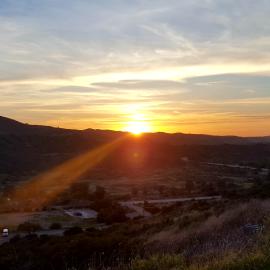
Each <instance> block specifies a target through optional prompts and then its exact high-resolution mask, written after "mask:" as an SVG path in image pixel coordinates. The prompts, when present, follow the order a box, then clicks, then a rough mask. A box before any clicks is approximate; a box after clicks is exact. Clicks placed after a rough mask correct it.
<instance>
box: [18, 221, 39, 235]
mask: <svg viewBox="0 0 270 270" xmlns="http://www.w3.org/2000/svg"><path fill="white" fill-rule="evenodd" d="M40 230H42V227H41V226H40V225H39V224H38V223H31V222H24V223H22V224H20V225H19V226H18V228H17V231H19V232H27V233H32V232H36V231H40Z"/></svg>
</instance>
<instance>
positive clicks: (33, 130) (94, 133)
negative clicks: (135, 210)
mask: <svg viewBox="0 0 270 270" xmlns="http://www.w3.org/2000/svg"><path fill="white" fill-rule="evenodd" d="M70 134H74V135H75V134H77V135H86V136H89V138H90V137H91V138H92V139H98V141H100V140H105V141H106V140H110V139H114V138H115V137H118V136H121V135H122V134H123V132H120V131H111V130H98V129H90V128H89V129H85V130H74V129H63V128H55V127H50V126H42V125H29V124H24V123H21V122H18V121H16V120H13V119H10V118H7V117H3V116H0V135H17V136H20V135H44V136H55V135H70ZM144 137H145V139H148V140H150V141H153V142H156V143H166V144H173V145H190V144H191V145H192V144H200V145H219V144H240V145H241V144H253V143H270V136H266V137H238V136H213V135H204V134H184V133H174V134H170V133H163V132H158V133H148V134H145V135H144Z"/></svg>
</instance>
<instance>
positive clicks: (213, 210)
mask: <svg viewBox="0 0 270 270" xmlns="http://www.w3.org/2000/svg"><path fill="white" fill-rule="evenodd" d="M269 214H270V202H269V201H250V202H246V203H243V202H229V201H227V202H222V203H219V204H218V203H217V204H215V205H211V204H207V203H205V204H197V206H196V204H195V203H194V205H193V206H192V208H191V207H186V208H183V207H174V208H171V209H170V208H168V209H167V210H166V211H165V212H164V213H163V214H162V215H156V216H154V217H153V218H151V219H149V220H137V221H136V220H135V221H129V222H127V223H124V224H122V225H120V224H117V225H113V226H112V227H110V228H108V229H106V230H104V231H99V230H95V229H93V228H92V229H90V228H89V229H88V230H84V231H83V230H80V229H78V228H77V229H73V230H69V231H67V232H66V233H65V235H64V236H63V237H59V236H48V235H41V236H38V235H35V234H34V233H31V234H29V235H27V236H25V237H19V236H17V237H14V238H13V239H11V241H10V242H9V243H5V244H3V245H2V246H1V248H0V269H6V270H9V269H22V270H32V269H40V270H43V269H44V270H45V269H59V270H61V269H70V270H71V269H78V270H84V269H87V270H88V269H89V270H90V269H117V270H128V269H130V270H155V269H161V270H167V269H175V270H176V269H180V270H181V269H187V270H199V269H203V270H223V269H224V270H242V269H243V270H244V269H245V270H246V269H248V270H249V269H250V270H253V269H254V270H255V269H256V270H257V269H258V270H260V269H269V267H270V220H269V218H268V217H269ZM250 225H256V226H255V227H254V226H250ZM254 228H255V229H254ZM48 258H50V259H49V260H48Z"/></svg>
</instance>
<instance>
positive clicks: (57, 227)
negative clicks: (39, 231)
mask: <svg viewBox="0 0 270 270" xmlns="http://www.w3.org/2000/svg"><path fill="white" fill-rule="evenodd" d="M60 229H62V225H61V223H57V222H55V223H52V224H51V226H50V230H60Z"/></svg>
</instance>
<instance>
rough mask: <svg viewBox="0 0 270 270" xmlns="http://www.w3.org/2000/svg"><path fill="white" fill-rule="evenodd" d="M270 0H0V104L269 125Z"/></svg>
mask: <svg viewBox="0 0 270 270" xmlns="http://www.w3.org/2000/svg"><path fill="white" fill-rule="evenodd" d="M269 14H270V1H268V0H257V1H254V0H181V1H179V0H163V1H162V0H106V1H105V0H98V1H94V0H76V1H74V0H38V1H36V0H20V1H18V0H1V1H0V59H1V60H0V115H2V116H6V117H10V118H14V119H16V120H19V121H21V122H24V123H30V124H42V125H52V126H59V127H65V128H76V129H86V128H98V129H113V130H126V129H128V127H130V126H132V125H139V126H141V127H143V128H144V129H145V131H153V132H156V131H165V132H184V133H204V134H217V135H240V136H263V135H270V16H269Z"/></svg>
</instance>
